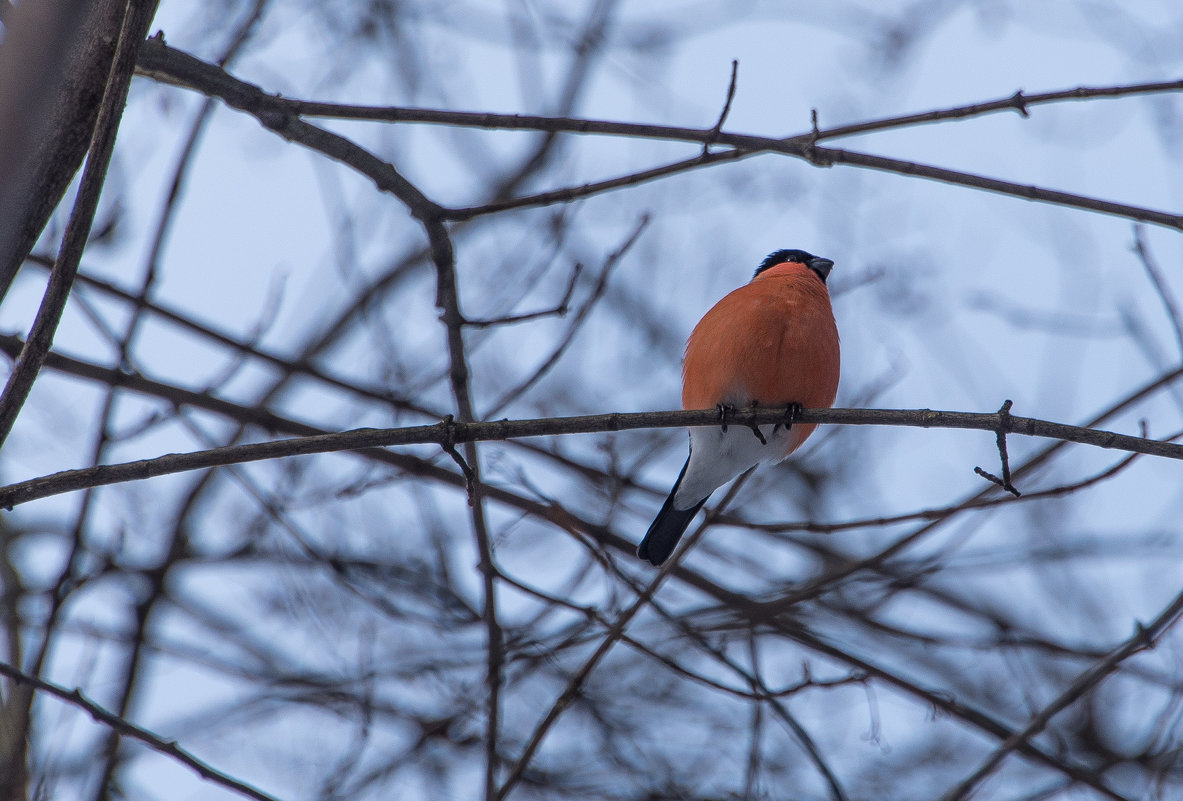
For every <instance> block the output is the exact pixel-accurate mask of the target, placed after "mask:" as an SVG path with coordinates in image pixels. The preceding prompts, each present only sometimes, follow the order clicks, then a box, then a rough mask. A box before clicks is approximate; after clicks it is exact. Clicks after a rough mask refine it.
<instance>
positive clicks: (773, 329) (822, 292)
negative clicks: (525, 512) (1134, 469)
mask: <svg viewBox="0 0 1183 801" xmlns="http://www.w3.org/2000/svg"><path fill="white" fill-rule="evenodd" d="M833 266H834V262H833V261H831V260H830V259H826V258H822V257H820V256H814V255H813V254H812V253H807V252H806V251H804V250H777V251H776V252H774V253H771V254H769V256H768V257H767V258H765V259H764V261H763V262H761V264H760V266H759V267H758V268H757V269H756V273H755V275H754V276H753V277H752V280H751V281H750V282H749V283H747V284H745V285H743V286H741V287H739V288H738V289H736V290H734V291H732V292H731V293H729V294H728V295H726V296H725V297H724V298H723V299H722V300H720V301H719V302H718V303H716V304H715V305H714V306H713V307H711V309H710V310H709V311H708V312H707V313H706V314H704V315H703V317H702V319H701V320H699V321H698V324H697V325H696V326H695V327H694V330H693V331H692V332H691V334H690V338H689V339H688V340H687V342H686V353H685V356H684V358H683V360H682V408H683V409H709V408H716V409H718V410H719V414H720V419H721V425H719V426H708V427H693V428H691V429H690V454H689V456H688V457H687V458H686V463H685V464H684V465H683V466H682V472H681V473H680V474H679V475H678V480H677V481H676V482H674V487H673V489H672V490H670V494H669V497H668V498H666V500H665V504H664V505H663V506H662V507H661V511H660V512H658V513H657V517H656V518H655V519H654V520H653V524H652V525H650V526H649V530H648V531H647V532H646V534H645V537H644V539H642V540H641V544H640V545H639V546H638V547H637V556H639V557H640V558H641V559H645V560H648V561H649V562H650V563H652V564H653V565H654V566H658V565H661V564H662V563H663V562H665V560H666V559H667V558H668V557H669V555H670V554H671V553H673V551H674V548H675V547H676V546H677V544H678V540H680V539H681V538H682V534H683V533H684V532H685V531H686V527H687V526H689V525H690V521H691V520H692V519H693V518H694V515H695V514H697V512H698V510H699V509H701V508H702V505H703V504H704V503H706V501H707V498H709V497H710V496H711V493H712V492H714V491H715V490H716V489H718V488H719V487H721V486H722V485H724V484H726V483H727V482H728V481H730V480H731V479H733V478H735V477H736V476H737V475H739V474H740V473H743V472H744V471H745V470H748V469H749V468H751V467H754V466H755V465H757V464H759V463H761V462H766V461H780V460H781V459H784V458H785V457H786V456H788V455H789V454H790V453H792V452H793V451H795V450H796V449H797V448H798V447H800V446H801V443H803V442H804V441H805V440H806V439H807V438H808V437H809V435H810V434H812V433H813V430H814V428H816V425H815V424H812V423H797V424H795V425H794V424H793V418H794V417H795V415H796V414H797V413H799V412H800V410H801V409H802V408H829V407H830V406H833V404H834V398H835V397H836V396H837V393H838V377H839V371H840V352H839V351H840V349H839V343H838V326H837V323H836V322H835V321H834V311H833V308H832V306H831V305H830V293H829V290H828V288H827V286H826V279H827V278H828V277H829V275H830V270H831V269H832V268H833ZM753 405H759V406H786V407H788V413H787V415H786V421H785V423H784V424H783V425H776V426H762V427H760V428H756V427H753V428H752V429H751V430H748V429H746V428H744V427H742V426H738V427H737V426H731V427H730V428H729V427H728V426H727V422H726V421H727V418H726V414H727V412H728V411H729V410H732V409H735V408H738V407H742V406H753Z"/></svg>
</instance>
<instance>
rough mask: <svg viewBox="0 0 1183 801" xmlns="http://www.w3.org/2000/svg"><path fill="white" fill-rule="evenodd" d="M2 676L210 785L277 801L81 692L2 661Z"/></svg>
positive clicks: (0, 668) (0, 670) (269, 800)
mask: <svg viewBox="0 0 1183 801" xmlns="http://www.w3.org/2000/svg"><path fill="white" fill-rule="evenodd" d="M0 673H2V674H4V675H5V676H7V677H8V678H10V679H12V680H13V681H15V682H18V683H20V684H25V685H28V686H30V687H34V688H36V689H38V690H40V691H42V692H44V693H48V694H49V695H52V696H54V697H55V698H58V699H60V700H62V701H65V702H66V703H68V704H71V705H73V706H76V707H78V708H79V709H81V710H83V711H85V712H86V713H87V714H88V715H90V716H91V717H92V718H94V720H96V721H97V722H99V723H102V724H103V725H105V726H108V727H110V729H111V730H112V731H114V732H117V733H118V734H120V735H121V736H123V737H131V738H132V739H134V740H138V741H139V742H141V743H143V744H144V745H146V746H148V747H149V748H151V749H152V750H153V751H156V752H157V753H160V754H164V755H165V756H167V757H169V758H170V759H173V760H176V761H177V762H179V763H181V764H182V765H184V766H185V767H187V768H190V769H192V770H193V771H194V772H196V773H197V775H198V776H200V777H201V778H203V779H205V780H206V781H208V782H211V783H213V784H217V785H219V786H221V787H225V788H226V789H228V790H233V791H234V792H236V793H238V794H239V795H243V796H246V797H247V798H254V799H256V801H276V799H275V797H274V796H271V795H268V794H267V793H264V792H263V791H262V790H259V789H257V788H255V787H252V786H250V785H249V784H247V783H246V782H243V781H241V780H239V779H236V778H234V777H233V776H231V775H230V774H228V773H224V772H223V771H220V770H218V769H217V768H214V767H212V766H210V765H209V764H208V763H206V762H203V761H202V760H200V759H198V758H197V757H195V756H193V754H191V753H189V751H187V750H186V749H184V748H182V747H181V746H179V745H178V744H177V743H176V742H173V741H168V740H165V739H164V738H163V737H161V736H160V735H158V734H154V733H153V732H151V731H149V730H148V729H145V728H142V727H140V726H137V725H135V724H134V723H132V722H130V721H128V720H125V719H124V718H121V717H119V716H118V715H116V714H114V713H112V712H110V711H108V710H106V709H104V708H103V707H101V706H99V705H98V704H96V703H95V702H94V701H91V700H90V699H89V698H87V697H86V696H85V695H83V694H82V691H81V690H79V689H74V690H67V689H66V688H65V687H62V686H61V685H58V684H54V683H52V682H48V681H45V680H44V679H39V678H37V677H36V676H29V675H27V674H25V673H22V672H21V671H20V670H18V669H17V668H15V667H13V666H12V665H10V664H8V663H7V662H2V661H0Z"/></svg>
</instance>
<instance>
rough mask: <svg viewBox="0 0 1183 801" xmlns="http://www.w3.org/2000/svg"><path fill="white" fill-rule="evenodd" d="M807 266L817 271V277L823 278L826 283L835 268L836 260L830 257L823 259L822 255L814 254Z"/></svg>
mask: <svg viewBox="0 0 1183 801" xmlns="http://www.w3.org/2000/svg"><path fill="white" fill-rule="evenodd" d="M806 266H807V267H808V268H809V269H811V270H813V271H814V272H815V273H817V277H818V278H820V279H822V283H823V284H824V283H825V282H826V278H827V277H828V276H829V275H830V270H832V269H834V262H833V261H831V260H830V259H823V258H822V257H821V256H814V257H813V258H812V259H810V260H809V264H807V265H806Z"/></svg>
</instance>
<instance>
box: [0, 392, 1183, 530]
mask: <svg viewBox="0 0 1183 801" xmlns="http://www.w3.org/2000/svg"><path fill="white" fill-rule="evenodd" d="M785 411H786V410H785V408H783V407H772V406H770V407H763V408H762V407H756V408H752V407H746V408H742V409H735V410H734V411H732V412H729V413H728V417H729V422H731V423H733V424H735V425H744V426H748V427H751V426H754V425H769V424H774V423H777V422H780V421H782V420H783V419H784V416H785ZM797 421H798V422H801V423H818V424H831V425H885V426H908V427H914V428H957V429H967V430H978V431H991V432H998V431H1004V432H1006V433H1009V434H1022V435H1024V436H1029V437H1044V438H1047V439H1057V440H1060V441H1062V442H1075V443H1079V444H1083V445H1091V446H1094V447H1098V448H1110V449H1113V450H1122V451H1128V452H1130V453H1142V454H1148V455H1150V456H1160V457H1163V458H1167V459H1183V445H1179V444H1176V443H1173V442H1169V441H1164V440H1155V439H1146V438H1142V437H1133V436H1130V435H1128V434H1117V433H1115V432H1112V431H1103V430H1098V429H1094V428H1085V427H1082V426H1073V425H1068V424H1066V423H1054V422H1051V421H1048V420H1039V419H1036V418H1033V417H1018V416H1015V415H1011V414H1006V415H1003V414H1000V413H998V412H995V413H993V414H984V413H975V412H951V411H935V410H933V409H804V410H802V412H801V414H800V415H798V417H797ZM718 424H719V414H718V411H717V410H715V409H704V410H690V411H686V410H683V411H668V412H634V413H628V414H626V413H613V414H593V415H581V416H577V417H554V418H541V419H535V420H494V421H488V422H478V423H465V422H460V421H447V422H441V423H436V424H435V425H425V426H411V427H408V428H359V429H354V430H352V431H342V432H340V433H331V434H317V435H313V436H306V437H299V438H295V439H284V440H272V441H269V442H257V443H251V444H247V445H229V446H226V447H222V448H211V449H209V450H203V451H195V452H193V453H185V454H168V455H166V456H159V457H157V458H155V459H142V460H139V461H134V462H124V463H121V464H116V465H100V466H97V467H88V468H83V469H80V470H66V471H63V472H60V473H54V474H53V475H50V476H43V477H41V478H34V479H30V480H28V481H23V482H20V483H17V484H9V485H7V486H4V487H0V508H12V507H13V506H16V505H19V504H22V503H28V502H29V501H32V500H37V499H39V498H46V497H49V496H52V495H60V494H62V493H64V492H73V491H75V490H79V489H83V488H86V487H97V486H103V485H106V484H117V483H120V482H123V481H132V480H140V479H145V478H154V477H156V476H163V475H170V474H172V473H181V472H186V471H189V470H200V469H204V468H209V467H219V466H224V465H228V464H239V463H243V462H255V461H263V460H267V459H280V458H284V457H287V456H305V455H308V454H314V453H333V452H338V451H357V450H365V449H369V448H388V447H391V446H394V445H412V444H424V443H434V444H437V445H441V446H445V445H447V444H448V443H453V444H454V443H460V442H486V441H490V440H505V439H514V438H517V437H541V436H554V435H559V434H591V433H596V432H604V431H628V430H633V429H639V428H680V427H683V426H715V425H718Z"/></svg>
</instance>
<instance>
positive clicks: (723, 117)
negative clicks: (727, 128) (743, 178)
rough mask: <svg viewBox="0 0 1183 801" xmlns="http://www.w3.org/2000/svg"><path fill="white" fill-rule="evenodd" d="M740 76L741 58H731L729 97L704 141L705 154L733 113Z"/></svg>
mask: <svg viewBox="0 0 1183 801" xmlns="http://www.w3.org/2000/svg"><path fill="white" fill-rule="evenodd" d="M738 77H739V59H736V58H733V59H731V81H730V82H729V83H728V84H727V99H726V100H724V101H723V110H722V111H720V112H719V119H718V120H716V121H715V125H714V127H712V128H711V132H710V134H709V135H708V136H707V140H706V141H705V142H703V143H702V155H703V156H706V155H708V154H709V153H710V152H711V145H713V144H714V143H715V140H717V139H718V138H719V134H720V133H722V131H723V123H724V122H726V121H727V115H728V114H730V113H731V101H733V100H735V84H736V79H737V78H738Z"/></svg>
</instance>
